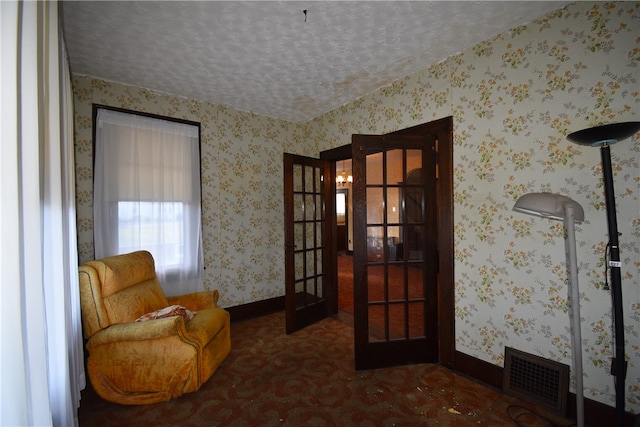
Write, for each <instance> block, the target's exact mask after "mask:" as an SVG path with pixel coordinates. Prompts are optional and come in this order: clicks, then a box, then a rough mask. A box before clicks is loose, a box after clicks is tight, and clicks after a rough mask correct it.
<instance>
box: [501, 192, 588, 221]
mask: <svg viewBox="0 0 640 427" xmlns="http://www.w3.org/2000/svg"><path fill="white" fill-rule="evenodd" d="M567 205H570V206H572V207H573V220H574V221H575V222H577V223H580V222H582V221H584V209H583V208H582V206H580V204H579V203H577V202H575V201H574V200H572V199H570V198H568V197H566V196H562V195H560V194H553V193H529V194H525V195H524V196H522V197H520V198H519V199H518V200H517V201H516V204H515V206H514V207H513V210H514V211H516V212H521V213H526V214H529V215H534V216H540V217H543V218H549V219H558V220H563V219H565V217H566V209H565V207H566V206H567Z"/></svg>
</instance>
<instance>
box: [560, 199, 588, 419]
mask: <svg viewBox="0 0 640 427" xmlns="http://www.w3.org/2000/svg"><path fill="white" fill-rule="evenodd" d="M564 211H565V216H564V228H565V229H566V231H567V240H566V244H567V249H568V251H567V252H568V259H569V288H570V289H569V295H570V299H569V310H570V313H569V314H570V316H569V317H571V329H572V333H571V341H572V342H571V349H572V355H573V369H574V371H575V372H574V374H575V377H576V416H577V424H578V427H584V386H583V381H582V380H583V373H582V334H581V332H580V291H579V289H578V260H577V255H576V231H575V215H574V211H573V206H572V205H571V204H570V203H566V204H565V205H564Z"/></svg>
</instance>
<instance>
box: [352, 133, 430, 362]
mask: <svg viewBox="0 0 640 427" xmlns="http://www.w3.org/2000/svg"><path fill="white" fill-rule="evenodd" d="M436 139H437V138H436V137H435V136H420V137H413V136H398V135H393V134H389V135H383V136H373V135H353V138H352V155H353V175H354V183H353V221H354V339H355V365H356V369H371V368H379V367H385V366H392V365H399V364H410V363H427V362H437V361H438V304H437V301H438V286H437V280H438V251H437V243H438V237H437V203H436V191H435V188H436V173H437V171H436V149H437V147H436V143H437V142H436Z"/></svg>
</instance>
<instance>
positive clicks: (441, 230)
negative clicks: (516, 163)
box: [320, 116, 455, 369]
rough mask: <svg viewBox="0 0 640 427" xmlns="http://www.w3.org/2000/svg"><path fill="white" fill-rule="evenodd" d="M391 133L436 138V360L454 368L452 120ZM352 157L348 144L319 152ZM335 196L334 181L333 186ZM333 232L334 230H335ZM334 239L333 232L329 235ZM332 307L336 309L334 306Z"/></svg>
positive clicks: (332, 263)
mask: <svg viewBox="0 0 640 427" xmlns="http://www.w3.org/2000/svg"><path fill="white" fill-rule="evenodd" d="M391 134H397V135H419V136H421V135H425V134H431V135H437V137H438V153H437V158H436V165H437V167H438V180H437V182H436V193H437V194H436V203H437V204H438V212H437V228H438V252H439V257H438V272H439V273H438V360H439V362H440V364H441V365H443V366H445V367H447V368H449V369H455V275H454V259H455V258H454V250H455V246H454V240H453V239H454V231H453V117H452V116H449V117H445V118H442V119H439V120H435V121H432V122H428V123H424V124H420V125H417V126H413V127H410V128H406V129H401V130H398V131H395V132H391ZM350 158H351V144H348V145H343V146H340V147H337V148H333V149H330V150H325V151H323V152H321V153H320V159H323V160H329V161H331V162H336V161H339V160H345V159H350ZM332 192H333V193H335V182H333V183H332ZM329 220H330V222H331V227H332V228H333V227H336V219H335V214H333V215H329ZM334 230H335V228H334ZM332 235H334V236H335V232H334V233H332ZM329 247H330V248H333V250H332V252H333V254H334V255H333V256H332V257H331V258H330V267H329V268H330V270H329V271H328V272H327V274H331V275H333V276H334V278H335V279H334V283H337V274H338V273H337V257H336V248H337V242H335V241H333V242H331V244H330V245H329ZM334 304H335V306H334ZM329 305H330V306H329V313H334V314H335V313H337V309H338V308H337V298H336V299H335V300H334V301H331V302H330V304H329Z"/></svg>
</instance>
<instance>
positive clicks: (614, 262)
mask: <svg viewBox="0 0 640 427" xmlns="http://www.w3.org/2000/svg"><path fill="white" fill-rule="evenodd" d="M600 154H601V157H602V173H603V175H604V197H605V202H606V206H607V224H608V226H609V269H610V271H611V299H612V305H613V327H614V332H615V351H614V355H615V357H614V360H613V370H612V373H613V375H614V376H615V389H616V426H624V406H625V377H626V361H625V356H624V323H623V322H624V320H623V319H624V318H623V315H622V314H623V312H622V276H621V273H620V267H621V263H620V248H619V247H618V222H617V218H616V200H615V194H614V192H613V173H612V170H611V150H610V148H609V145H608V144H605V145H603V146H602V147H600Z"/></svg>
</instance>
